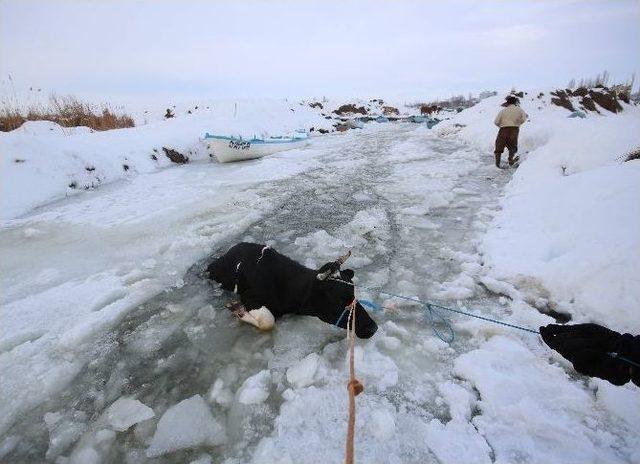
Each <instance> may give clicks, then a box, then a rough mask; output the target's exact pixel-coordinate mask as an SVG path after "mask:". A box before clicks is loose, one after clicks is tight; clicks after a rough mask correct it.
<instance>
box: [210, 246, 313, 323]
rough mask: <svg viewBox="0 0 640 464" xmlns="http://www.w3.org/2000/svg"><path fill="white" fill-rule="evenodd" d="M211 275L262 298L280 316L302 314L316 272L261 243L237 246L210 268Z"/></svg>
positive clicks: (246, 294) (247, 294)
mask: <svg viewBox="0 0 640 464" xmlns="http://www.w3.org/2000/svg"><path fill="white" fill-rule="evenodd" d="M208 272H209V275H210V277H211V278H212V279H213V280H215V281H216V282H218V283H220V284H221V285H222V288H223V289H225V290H229V291H234V290H235V289H236V285H237V290H238V293H240V295H241V296H244V297H250V298H251V299H257V300H259V303H258V304H260V305H264V306H266V307H268V308H269V310H271V312H273V314H274V316H276V317H278V316H280V315H282V314H285V313H301V311H302V307H301V304H300V303H301V302H304V301H306V300H307V298H308V296H309V292H310V288H311V284H312V282H313V280H314V279H315V275H316V271H314V270H312V269H309V268H307V267H305V266H303V265H302V264H300V263H298V262H296V261H294V260H292V259H291V258H289V257H287V256H284V255H282V254H280V253H278V252H277V251H275V250H274V249H272V248H268V247H266V246H265V245H261V244H257V243H248V242H242V243H239V244H237V245H235V246H233V247H232V248H231V249H229V251H227V252H226V253H225V254H224V255H222V256H221V257H220V258H218V259H217V260H215V261H214V262H213V263H211V265H210V266H209V268H208Z"/></svg>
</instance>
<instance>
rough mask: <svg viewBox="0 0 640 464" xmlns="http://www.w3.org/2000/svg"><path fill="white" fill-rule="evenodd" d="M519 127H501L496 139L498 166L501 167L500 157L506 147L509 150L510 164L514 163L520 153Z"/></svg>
mask: <svg viewBox="0 0 640 464" xmlns="http://www.w3.org/2000/svg"><path fill="white" fill-rule="evenodd" d="M519 132H520V128H519V127H501V128H500V130H499V131H498V136H497V137H496V150H495V152H494V153H495V155H496V166H500V157H501V156H502V152H503V151H504V149H505V147H506V148H507V149H508V150H509V164H511V163H512V162H513V157H514V156H515V154H516V153H517V152H518V133H519Z"/></svg>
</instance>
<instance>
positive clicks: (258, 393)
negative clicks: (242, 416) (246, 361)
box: [238, 370, 271, 404]
mask: <svg viewBox="0 0 640 464" xmlns="http://www.w3.org/2000/svg"><path fill="white" fill-rule="evenodd" d="M270 385H271V374H270V373H269V371H268V370H264V371H260V372H258V373H257V374H256V375H254V376H251V377H249V378H248V379H247V380H245V381H244V383H243V384H242V386H241V387H240V389H239V390H238V401H239V402H240V403H242V404H259V403H263V402H264V401H265V400H266V399H267V398H268V397H269V386H270Z"/></svg>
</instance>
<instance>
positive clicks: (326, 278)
mask: <svg viewBox="0 0 640 464" xmlns="http://www.w3.org/2000/svg"><path fill="white" fill-rule="evenodd" d="M350 255H351V252H349V253H347V254H346V255H344V256H342V257H341V258H339V259H338V260H337V261H333V262H330V263H326V264H324V265H323V266H322V267H321V268H320V269H318V271H317V275H316V277H317V282H315V283H314V292H313V294H314V295H313V297H312V303H311V305H312V309H313V313H314V315H315V316H317V317H319V318H320V319H322V320H323V321H325V322H328V323H329V324H334V325H337V326H338V327H340V328H342V329H346V328H347V324H348V320H349V311H348V310H347V307H348V306H349V305H350V304H351V302H352V301H353V298H354V295H355V287H354V286H353V276H354V272H353V271H352V270H351V269H344V270H340V266H341V265H342V264H343V263H344V262H345V261H346V260H347V258H348V257H349V256H350ZM345 310H346V312H345ZM377 330H378V325H377V324H376V322H375V321H374V320H373V319H372V318H371V316H369V313H367V311H366V310H365V309H364V308H363V307H362V305H361V304H360V303H356V335H357V336H358V337H359V338H370V337H372V336H373V334H375V333H376V331H377Z"/></svg>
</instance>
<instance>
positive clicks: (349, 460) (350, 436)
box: [345, 298, 364, 464]
mask: <svg viewBox="0 0 640 464" xmlns="http://www.w3.org/2000/svg"><path fill="white" fill-rule="evenodd" d="M347 328H348V329H349V330H348V332H347V337H348V339H349V383H348V384H347V390H348V391H349V420H348V422H347V451H346V454H345V463H346V464H353V456H354V450H353V443H354V434H355V426H356V396H358V395H359V394H360V393H362V391H363V390H364V386H363V385H362V384H361V383H360V381H359V380H358V379H356V368H355V361H354V354H353V352H354V348H355V342H356V300H355V298H354V299H353V301H352V302H351V304H350V305H349V320H348V322H347Z"/></svg>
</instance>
